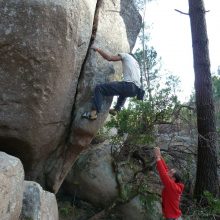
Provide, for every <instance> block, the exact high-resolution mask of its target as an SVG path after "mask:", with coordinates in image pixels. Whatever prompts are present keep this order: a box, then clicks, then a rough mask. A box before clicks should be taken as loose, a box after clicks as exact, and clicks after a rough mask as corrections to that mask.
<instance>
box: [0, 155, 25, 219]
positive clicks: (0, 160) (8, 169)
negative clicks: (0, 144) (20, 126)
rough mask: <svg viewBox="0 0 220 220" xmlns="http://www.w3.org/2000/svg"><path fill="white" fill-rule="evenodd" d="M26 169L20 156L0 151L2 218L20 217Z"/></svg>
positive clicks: (0, 212) (0, 207) (0, 211)
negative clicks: (16, 156)
mask: <svg viewBox="0 0 220 220" xmlns="http://www.w3.org/2000/svg"><path fill="white" fill-rule="evenodd" d="M23 185H24V169H23V166H22V164H21V161H20V160H19V159H18V158H15V157H12V156H10V155H7V154H6V153H4V152H0V219H1V220H17V219H19V216H20V213H21V207H22V199H23Z"/></svg>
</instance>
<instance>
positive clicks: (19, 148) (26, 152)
mask: <svg viewBox="0 0 220 220" xmlns="http://www.w3.org/2000/svg"><path fill="white" fill-rule="evenodd" d="M0 151H3V152H5V153H7V154H9V155H12V156H14V157H17V158H19V159H20V160H21V162H22V164H23V166H24V170H25V173H27V172H28V171H29V169H30V168H31V162H32V156H33V155H32V153H31V149H30V146H29V144H27V143H25V142H24V141H22V140H19V139H17V138H14V137H0Z"/></svg>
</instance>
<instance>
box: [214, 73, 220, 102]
mask: <svg viewBox="0 0 220 220" xmlns="http://www.w3.org/2000/svg"><path fill="white" fill-rule="evenodd" d="M212 85H213V87H212V88H213V96H214V100H216V101H217V100H219V98H220V77H219V76H213V77H212Z"/></svg>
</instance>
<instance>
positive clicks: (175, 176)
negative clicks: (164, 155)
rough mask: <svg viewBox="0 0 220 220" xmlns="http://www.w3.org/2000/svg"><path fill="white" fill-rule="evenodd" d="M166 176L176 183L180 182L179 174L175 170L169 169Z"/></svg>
mask: <svg viewBox="0 0 220 220" xmlns="http://www.w3.org/2000/svg"><path fill="white" fill-rule="evenodd" d="M168 175H169V177H170V178H172V179H173V180H174V181H175V182H176V183H180V182H182V178H181V174H180V172H179V171H178V170H176V169H170V170H169V171H168Z"/></svg>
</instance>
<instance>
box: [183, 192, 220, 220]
mask: <svg viewBox="0 0 220 220" xmlns="http://www.w3.org/2000/svg"><path fill="white" fill-rule="evenodd" d="M185 202H186V203H187V201H185ZM188 202H189V203H190V204H188V211H185V214H184V219H186V220H191V219H193V220H194V219H195V220H197V219H198V220H200V219H207V220H212V219H213V220H214V219H218V218H219V217H220V216H219V215H220V199H219V198H215V197H214V196H213V195H212V194H211V193H210V192H208V191H205V192H204V193H203V196H202V198H201V202H200V203H198V202H197V201H196V200H189V201H188Z"/></svg>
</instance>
